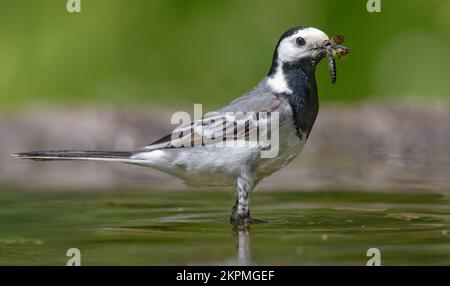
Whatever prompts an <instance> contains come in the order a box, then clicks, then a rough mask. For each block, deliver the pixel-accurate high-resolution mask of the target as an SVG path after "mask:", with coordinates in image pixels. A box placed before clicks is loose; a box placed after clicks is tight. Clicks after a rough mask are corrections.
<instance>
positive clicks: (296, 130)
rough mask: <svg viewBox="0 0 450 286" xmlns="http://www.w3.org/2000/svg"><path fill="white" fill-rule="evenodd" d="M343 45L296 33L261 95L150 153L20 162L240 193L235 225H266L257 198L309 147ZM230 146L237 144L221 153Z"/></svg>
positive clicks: (41, 156) (285, 38) (254, 92)
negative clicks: (252, 200) (163, 178)
mask: <svg viewBox="0 0 450 286" xmlns="http://www.w3.org/2000/svg"><path fill="white" fill-rule="evenodd" d="M337 39H338V41H336V40H330V39H329V38H328V36H327V35H326V34H325V33H324V32H322V31H320V30H318V29H316V28H312V27H303V26H299V27H295V28H292V29H290V30H288V31H287V32H285V33H284V34H283V35H282V36H281V38H280V40H279V41H278V43H277V46H276V48H275V52H274V55H273V60H272V65H271V68H270V70H269V72H268V74H267V75H266V76H265V77H264V78H263V79H262V80H261V82H259V83H258V84H257V85H256V86H255V87H254V88H253V89H251V90H250V91H248V92H247V93H245V94H244V95H243V96H241V97H239V98H238V99H236V100H234V101H233V102H231V103H230V104H228V105H226V106H225V107H223V108H221V109H219V110H218V111H217V112H215V114H214V116H206V117H204V118H202V119H199V120H196V121H194V122H192V123H191V124H188V125H186V126H184V127H180V128H177V129H175V130H174V132H172V133H171V134H169V135H167V136H165V137H163V138H161V139H160V140H157V141H155V142H154V143H152V144H150V145H148V146H146V147H144V148H141V149H138V150H134V151H127V152H104V151H44V152H28V153H20V154H16V155H15V156H17V157H19V158H23V159H34V160H94V161H111V162H122V163H129V164H135V165H140V166H146V167H151V168H154V169H157V170H160V171H162V172H165V173H167V174H170V175H173V176H176V177H180V178H182V179H183V180H185V181H186V183H188V184H191V185H209V186H211V185H216V186H235V188H236V201H235V205H234V207H233V208H232V213H231V217H230V221H231V222H232V223H233V224H241V223H242V224H247V223H251V222H260V221H258V220H255V219H252V218H251V217H250V209H249V194H250V192H251V191H252V190H253V189H254V188H255V186H256V185H257V184H258V183H259V182H260V181H261V180H262V179H263V178H265V177H267V176H270V175H271V174H272V173H274V172H275V171H277V170H279V169H281V168H282V167H284V166H285V165H286V164H288V163H289V162H290V161H291V160H292V159H293V158H294V157H295V156H296V155H297V154H298V153H299V152H300V151H301V149H302V148H303V146H304V144H305V142H306V140H307V138H308V136H309V133H310V132H311V129H312V127H313V124H314V121H315V119H316V116H317V113H318V109H319V100H318V93H317V85H316V79H315V69H316V65H317V64H318V63H319V61H320V60H321V59H322V58H324V57H327V58H328V60H329V61H330V73H331V75H332V81H333V82H334V81H335V78H336V70H335V63H334V58H333V56H335V55H338V56H343V55H345V54H347V53H348V49H346V48H345V47H343V46H340V45H339V44H340V42H342V41H343V38H337ZM230 113H233V115H230ZM243 113H245V114H248V113H253V114H256V117H257V120H254V118H253V117H251V118H247V117H246V118H244V119H245V120H244V121H245V128H243V129H242V130H240V131H239V130H238V128H236V127H235V126H236V125H235V124H237V122H238V121H239V120H242V118H238V116H237V114H243ZM263 113H265V114H270V116H271V117H272V115H273V117H277V118H278V120H277V122H275V123H273V124H272V121H271V120H270V121H271V126H270V136H268V135H269V128H266V129H264V128H261V125H260V124H259V121H260V119H259V118H258V114H263ZM267 119H268V118H266V123H267ZM217 122H220V123H221V124H217ZM175 134H176V135H178V136H174V135H175ZM206 134H208V135H206ZM211 134H212V136H211ZM252 134H258V136H257V138H258V139H256V141H257V142H256V143H257V145H256V146H252V145H249V144H248V143H249V142H248V138H253V137H254V136H253V135H252ZM276 134H278V136H276ZM180 135H181V136H180ZM273 136H276V139H277V140H276V142H274V141H273V138H272V137H273ZM269 137H270V139H269ZM224 142H227V143H228V142H235V143H234V144H233V145H232V146H227V145H228V144H225V145H224V146H219V147H218V145H220V143H224ZM268 148H269V149H274V154H272V155H273V156H269V157H264V156H263V153H264V152H266V150H265V149H268ZM242 235H243V237H245V235H247V236H248V233H246V232H243V234H242Z"/></svg>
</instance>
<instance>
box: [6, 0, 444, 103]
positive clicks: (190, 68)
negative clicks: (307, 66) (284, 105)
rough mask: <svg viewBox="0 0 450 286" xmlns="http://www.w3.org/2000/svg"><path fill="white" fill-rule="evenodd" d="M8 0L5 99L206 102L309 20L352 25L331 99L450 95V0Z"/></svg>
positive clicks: (262, 64) (227, 96)
mask: <svg viewBox="0 0 450 286" xmlns="http://www.w3.org/2000/svg"><path fill="white" fill-rule="evenodd" d="M366 2H367V1H365V0H353V1H326V0H320V1H318V0H314V1H306V0H305V1H300V0H283V1H268V0H250V1H237V0H227V1H200V0H190V1H182V0H179V1H174V0H170V1H169V0H152V1H148V0H135V1H125V0H82V1H81V4H82V12H81V13H73V14H70V13H68V12H67V11H66V8H65V6H66V0H39V1H29V0H1V1H0V39H1V41H0V106H1V109H2V112H6V111H7V110H8V111H14V110H18V109H21V108H24V107H29V106H30V105H33V104H40V105H46V104H64V105H70V106H76V105H87V104H105V103H108V104H109V103H111V104H142V103H146V104H155V105H170V106H174V105H181V106H182V105H186V104H192V103H194V102H196V103H203V104H205V105H207V106H211V107H218V106H220V105H222V104H225V103H227V102H229V101H230V100H232V99H233V98H235V97H237V96H239V95H240V94H242V93H243V92H245V91H246V90H248V89H249V88H251V87H252V86H254V85H255V83H256V82H258V81H259V80H260V79H261V78H262V77H263V76H264V75H265V73H266V72H267V70H268V69H269V66H270V62H271V57H272V53H273V48H274V45H275V43H276V41H277V40H278V37H279V36H280V34H281V33H282V32H284V31H285V30H286V29H288V28H290V27H291V26H296V25H299V24H303V25H310V26H314V27H317V28H319V29H322V30H323V31H325V32H326V33H328V34H329V35H334V34H343V35H345V37H346V45H347V46H348V47H350V48H351V56H350V57H349V59H348V60H346V61H341V62H339V63H338V84H337V85H336V86H332V85H331V84H330V79H329V75H328V73H327V68H326V64H325V63H322V64H321V65H320V67H319V68H318V81H319V90H320V95H321V101H322V102H345V103H347V102H360V101H362V100H366V99H368V98H376V99H379V98H388V99H393V98H395V99H396V98H399V97H402V98H403V97H407V98H425V99H426V100H428V99H434V98H438V99H443V98H446V99H448V98H449V91H450V81H449V80H448V76H449V72H450V65H449V64H450V37H449V34H450V17H449V15H450V2H449V1H447V0H432V1H419V0H415V1H399V0H397V1H395V0H392V1H387V0H382V2H381V3H382V12H381V13H368V12H367V10H366Z"/></svg>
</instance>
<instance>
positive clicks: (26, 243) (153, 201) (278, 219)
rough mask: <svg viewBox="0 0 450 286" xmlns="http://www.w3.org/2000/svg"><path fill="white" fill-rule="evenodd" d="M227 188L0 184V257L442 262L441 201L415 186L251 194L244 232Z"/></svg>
mask: <svg viewBox="0 0 450 286" xmlns="http://www.w3.org/2000/svg"><path fill="white" fill-rule="evenodd" d="M232 201H233V196H232V194H231V193H230V192H227V191H217V190H215V191H205V190H201V191H164V192H163V191H150V190H133V191H129V190H128V191H120V192H92V193H89V192H73V193H72V192H70V193H67V192H52V193H45V192H22V191H18V190H10V189H7V188H1V189H0V265H65V264H66V262H67V260H68V259H69V258H68V257H66V251H67V249H69V248H74V247H75V248H78V249H80V251H81V263H82V265H173V264H177V265H197V264H208V265H223V264H254V265H365V264H366V262H367V260H368V259H369V257H366V252H367V250H368V249H369V248H378V249H380V252H381V263H382V265H450V234H449V232H450V215H449V214H450V204H449V197H448V195H446V194H439V193H432V192H425V193H408V192H390V193H387V192H383V193H380V192H358V191H320V192H312V191H309V192H305V191H302V192H300V191H291V192H279V191H277V192H275V191H273V192H268V191H264V192H263V191H256V192H255V193H253V194H252V201H251V203H252V205H251V206H252V208H251V210H252V216H254V217H256V218H260V219H264V220H267V221H268V223H266V224H258V225H252V226H251V227H250V229H249V230H244V231H242V230H241V231H239V230H236V229H233V228H232V227H231V225H230V224H229V223H228V216H229V211H230V208H231V204H232Z"/></svg>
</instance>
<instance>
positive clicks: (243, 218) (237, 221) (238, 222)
mask: <svg viewBox="0 0 450 286" xmlns="http://www.w3.org/2000/svg"><path fill="white" fill-rule="evenodd" d="M230 223H231V224H232V225H235V226H242V225H243V226H246V225H249V224H261V223H267V221H265V220H262V219H257V218H252V217H250V216H248V215H238V214H232V215H231V217H230Z"/></svg>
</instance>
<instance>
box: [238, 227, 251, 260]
mask: <svg viewBox="0 0 450 286" xmlns="http://www.w3.org/2000/svg"><path fill="white" fill-rule="evenodd" d="M236 232H237V239H238V261H237V263H238V265H251V264H252V255H251V250H250V233H249V229H248V227H246V226H245V227H243V228H240V229H237V230H236Z"/></svg>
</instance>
